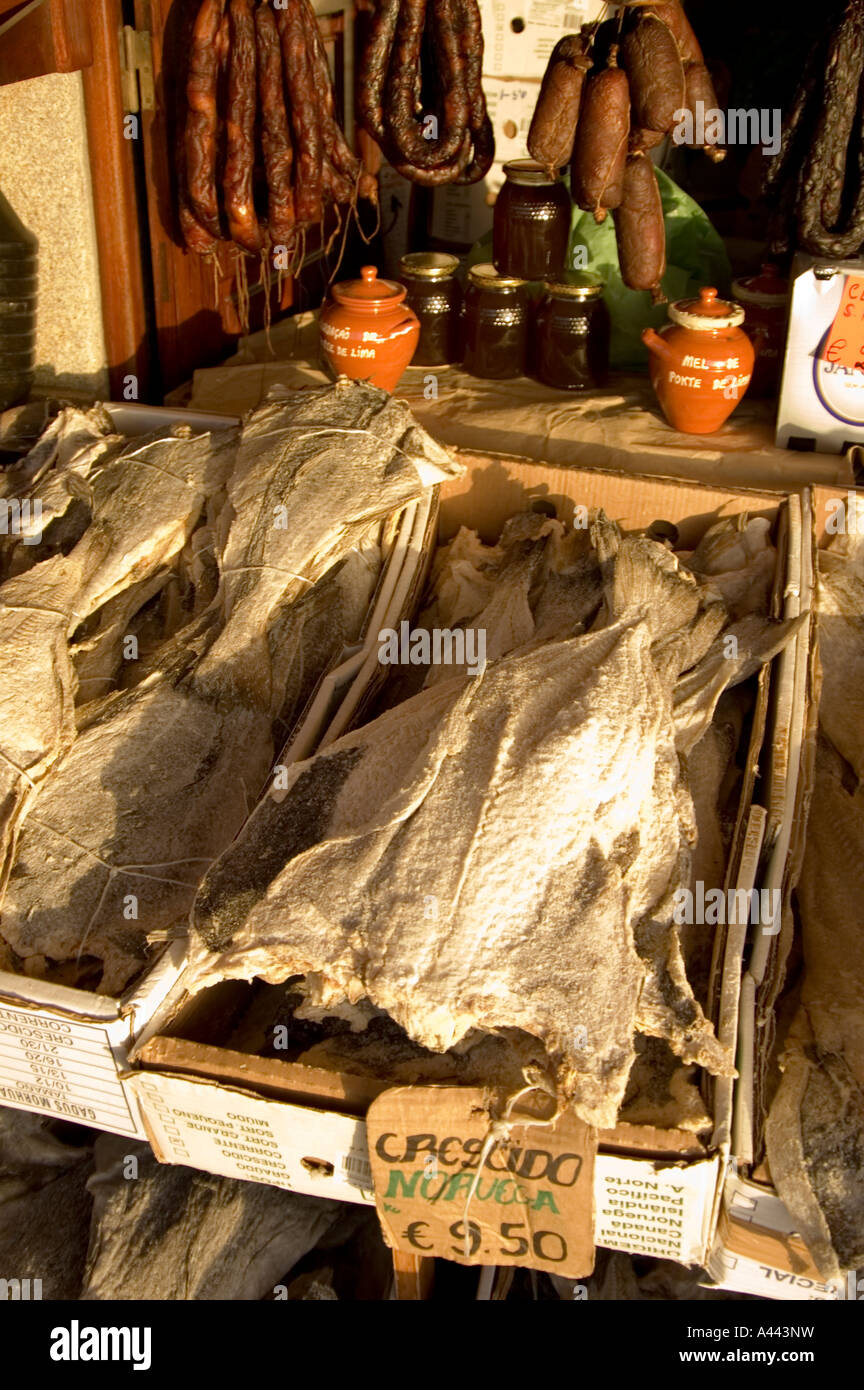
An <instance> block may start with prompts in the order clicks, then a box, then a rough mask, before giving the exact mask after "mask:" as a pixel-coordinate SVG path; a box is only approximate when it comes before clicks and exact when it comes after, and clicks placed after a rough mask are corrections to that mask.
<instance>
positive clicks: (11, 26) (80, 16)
mask: <svg viewBox="0 0 864 1390" xmlns="http://www.w3.org/2000/svg"><path fill="white" fill-rule="evenodd" d="M92 61H93V49H92V45H91V40H90V22H89V19H88V15H87V5H86V0H29V3H28V4H24V5H21V4H19V3H17V0H16V3H14V4H13V3H12V0H0V86H8V85H9V83H10V82H23V81H24V80H25V79H26V78H29V77H44V76H45V74H46V73H49V72H77V71H78V70H79V69H81V68H87V67H89V66H90V64H91V63H92Z"/></svg>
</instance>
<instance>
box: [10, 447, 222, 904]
mask: <svg viewBox="0 0 864 1390" xmlns="http://www.w3.org/2000/svg"><path fill="white" fill-rule="evenodd" d="M233 436H234V432H233V431H230V430H229V431H223V432H221V433H220V437H219V438H218V439H217V438H216V436H213V437H212V442H211V436H209V435H200V436H198V437H197V438H191V439H190V438H187V437H186V436H185V435H184V436H183V437H182V438H180V437H176V436H174V435H169V436H167V437H164V436H161V437H159V438H156V439H149V440H146V441H144V442H143V443H142V442H140V441H136V443H135V444H134V446H130V448H129V449H128V450H124V451H123V453H122V454H120V455H119V456H118V457H117V458H116V459H114V460H112V461H111V462H110V463H109V464H107V465H106V467H105V468H104V469H102V470H101V471H100V474H99V477H98V479H97V480H96V482H95V483H94V486H93V519H92V522H91V524H90V526H88V528H87V530H86V532H85V533H84V535H83V536H82V538H81V540H80V541H79V542H78V544H77V545H76V546H75V548H74V549H73V550H72V551H71V552H70V553H69V555H66V556H56V557H54V558H53V559H51V560H46V561H44V562H43V563H42V564H39V565H35V566H34V567H33V569H31V570H28V571H27V573H26V574H22V575H18V576H17V577H16V578H14V579H10V580H7V581H6V583H5V584H3V585H2V586H0V898H2V893H3V890H4V889H5V885H6V880H7V877H8V872H9V867H10V864H11V853H10V851H11V847H12V845H13V842H14V836H15V834H16V832H17V826H18V824H19V821H20V818H21V815H22V813H23V811H24V807H25V802H26V801H27V800H28V799H29V798H30V797H32V795H33V793H34V792H35V790H36V789H37V787H38V786H39V784H40V782H41V781H42V779H43V778H44V776H45V774H46V772H47V771H48V769H49V768H50V767H52V766H53V764H54V763H55V762H56V761H57V759H58V758H59V757H60V756H61V754H62V753H63V752H64V750H65V749H66V748H68V747H69V746H70V744H71V742H72V739H73V737H74V732H75V730H74V713H73V687H74V678H73V671H72V664H71V658H70V655H69V651H68V647H67V637H68V635H69V634H70V633H71V632H72V631H73V630H74V628H75V627H77V626H78V624H79V623H80V622H82V621H84V620H85V619H86V618H87V617H88V616H89V615H90V614H91V613H93V612H94V611H95V610H96V609H97V608H98V607H100V605H101V604H103V603H105V602H107V601H108V600H109V599H110V598H112V597H113V596H114V595H115V594H118V593H120V592H121V591H122V590H123V588H125V587H126V586H127V585H128V584H129V583H130V582H133V581H134V580H143V579H145V578H146V577H147V575H148V574H151V573H153V572H154V571H155V570H158V569H159V568H160V566H161V565H163V564H165V563H167V562H168V561H170V560H171V558H172V557H173V556H174V555H176V554H177V553H178V551H179V550H180V549H181V548H182V546H183V543H184V541H185V538H186V535H187V534H188V533H189V531H191V529H192V526H193V524H194V522H195V519H196V518H197V516H198V514H199V512H200V510H201V506H202V504H203V501H204V498H205V496H206V494H207V492H208V491H209V490H213V489H215V488H216V487H218V486H219V485H220V481H221V480H222V479H224V474H225V472H226V471H227V469H228V467H229V466H230V464H231V461H232V460H233V456H234V447H235V443H236V441H235V438H234V437H233Z"/></svg>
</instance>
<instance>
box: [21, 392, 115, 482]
mask: <svg viewBox="0 0 864 1390" xmlns="http://www.w3.org/2000/svg"><path fill="white" fill-rule="evenodd" d="M108 436H114V438H116V436H115V435H114V422H113V420H112V419H111V416H110V415H109V414H108V412H107V410H105V409H104V407H103V406H101V405H94V406H93V407H92V408H91V409H90V410H79V409H78V407H77V406H67V407H66V408H65V409H63V410H61V411H60V412H59V413H58V414H57V415H55V416H54V419H53V420H52V421H51V422H50V423H49V424H48V425H47V427H46V428H45V429H44V430H43V432H42V434H41V435H40V436H39V439H38V440H37V441H36V443H35V444H34V445H33V448H32V449H30V450H29V452H28V453H27V454H25V455H24V457H23V458H22V459H19V460H18V462H17V463H15V464H13V466H12V467H11V468H7V469H6V471H5V472H4V473H0V497H23V496H24V495H26V494H28V493H31V492H32V489H33V488H34V487H35V486H36V485H37V484H38V483H39V482H40V480H41V479H42V478H43V477H44V476H45V475H46V474H48V473H49V472H50V471H51V470H54V471H55V472H56V473H58V474H62V473H63V472H65V470H66V469H67V468H70V467H72V466H73V461H74V460H75V458H76V456H77V455H79V454H81V453H82V452H83V451H89V450H90V448H91V447H92V446H93V445H94V443H100V442H101V441H102V440H103V439H106V438H107V437H108Z"/></svg>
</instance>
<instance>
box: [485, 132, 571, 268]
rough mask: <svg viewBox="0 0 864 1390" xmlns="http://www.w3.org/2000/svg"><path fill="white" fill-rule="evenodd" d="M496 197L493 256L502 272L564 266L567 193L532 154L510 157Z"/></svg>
mask: <svg viewBox="0 0 864 1390" xmlns="http://www.w3.org/2000/svg"><path fill="white" fill-rule="evenodd" d="M504 174H505V176H506V182H505V183H504V186H503V188H502V189H501V191H500V193H499V194H498V197H497V198H496V200H495V215H494V219H493V223H492V260H493V261H494V263H495V268H496V270H500V271H501V273H502V274H503V275H516V276H518V277H519V279H521V280H546V279H548V277H549V276H551V275H555V274H557V273H558V272H559V271H561V270H563V269H564V265H565V263H566V259H567V241H568V239H569V236H570V194H569V193H568V191H567V188H566V186H565V185H564V184H563V183H562V182H561V181H560V180H559V179H555V178H552V177H551V176H550V175H549V173H548V172H547V170H545V169H544V168H543V166H542V164H538V163H537V161H536V159H511V160H508V162H507V163H506V164H505V165H504Z"/></svg>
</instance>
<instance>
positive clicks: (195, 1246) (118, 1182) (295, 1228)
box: [81, 1135, 344, 1300]
mask: <svg viewBox="0 0 864 1390" xmlns="http://www.w3.org/2000/svg"><path fill="white" fill-rule="evenodd" d="M94 1152H95V1158H96V1171H95V1172H94V1174H93V1176H92V1177H91V1179H90V1181H89V1184H88V1185H89V1188H90V1191H91V1192H92V1195H93V1222H92V1226H91V1235H90V1248H89V1250H88V1252H87V1270H86V1277H85V1282H84V1288H83V1290H82V1293H81V1298H82V1299H85V1300H105V1299H142V1298H144V1299H208V1300H210V1299H214V1300H215V1299H232V1300H237V1299H241V1300H251V1299H260V1298H264V1297H265V1295H267V1294H272V1291H273V1288H274V1285H275V1284H277V1283H279V1281H280V1280H281V1279H282V1278H283V1276H284V1275H286V1274H287V1273H288V1272H289V1270H290V1269H291V1268H292V1267H293V1266H294V1265H295V1264H296V1263H297V1261H298V1260H299V1259H301V1258H302V1257H303V1256H304V1255H305V1254H306V1253H307V1251H309V1250H311V1249H313V1247H314V1246H316V1245H317V1244H318V1242H319V1241H320V1240H321V1239H322V1237H324V1236H325V1235H326V1234H327V1233H328V1232H329V1231H330V1230H331V1229H332V1228H333V1227H334V1226H335V1225H336V1223H337V1222H338V1221H339V1220H340V1219H341V1218H342V1216H343V1213H344V1207H343V1205H342V1203H340V1202H333V1201H329V1200H326V1199H324V1200H322V1199H321V1198H320V1197H304V1196H301V1195H300V1194H298V1193H296V1192H284V1191H283V1190H282V1189H281V1188H278V1187H270V1186H269V1185H268V1184H267V1183H259V1182H238V1181H237V1180H236V1179H235V1178H221V1177H215V1176H213V1175H212V1174H210V1173H199V1172H197V1171H196V1170H195V1169H193V1168H182V1167H177V1166H176V1165H173V1164H161V1163H157V1162H156V1160H155V1158H154V1157H153V1155H152V1153H151V1152H150V1148H149V1145H147V1144H135V1143H133V1144H130V1143H129V1140H128V1139H115V1138H114V1137H113V1136H110V1135H102V1136H101V1137H100V1138H99V1139H98V1140H97V1141H96V1146H95V1150H94ZM130 1154H131V1155H133V1156H134V1157H135V1158H136V1159H137V1163H138V1168H137V1177H136V1178H135V1180H134V1181H131V1182H130V1181H129V1179H128V1176H127V1172H128V1164H127V1161H126V1160H127V1157H128V1156H129V1155H130Z"/></svg>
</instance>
